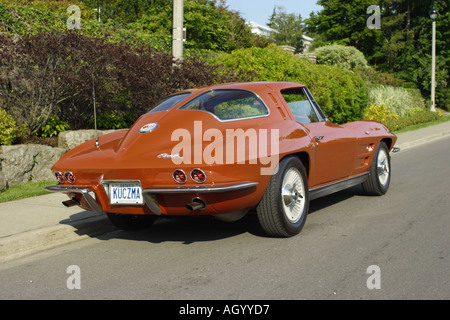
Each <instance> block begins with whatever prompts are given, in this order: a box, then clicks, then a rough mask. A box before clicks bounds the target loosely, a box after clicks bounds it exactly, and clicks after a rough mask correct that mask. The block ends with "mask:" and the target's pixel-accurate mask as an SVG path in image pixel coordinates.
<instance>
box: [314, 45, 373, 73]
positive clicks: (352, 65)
mask: <svg viewBox="0 0 450 320" xmlns="http://www.w3.org/2000/svg"><path fill="white" fill-rule="evenodd" d="M314 53H315V54H316V55H317V63H318V64H325V65H329V66H337V67H340V68H342V69H346V70H353V69H356V68H361V67H366V66H367V60H366V58H364V54H363V53H362V52H361V51H359V50H358V49H356V48H355V47H348V46H343V45H339V44H332V45H328V46H324V47H319V48H317V49H315V50H314Z"/></svg>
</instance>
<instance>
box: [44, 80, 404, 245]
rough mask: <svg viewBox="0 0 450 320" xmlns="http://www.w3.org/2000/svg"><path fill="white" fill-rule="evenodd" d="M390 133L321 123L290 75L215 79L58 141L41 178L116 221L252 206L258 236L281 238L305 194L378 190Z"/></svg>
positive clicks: (384, 181) (224, 213)
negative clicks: (61, 148)
mask: <svg viewBox="0 0 450 320" xmlns="http://www.w3.org/2000/svg"><path fill="white" fill-rule="evenodd" d="M396 140H397V137H396V136H395V135H394V134H392V133H391V132H390V131H389V130H388V129H387V128H386V127H385V126H384V125H382V124H381V123H378V122H373V121H356V122H351V123H347V124H344V125H335V124H332V123H331V122H330V121H328V119H327V117H326V116H325V114H324V113H323V112H322V110H321V109H320V107H319V105H318V104H317V102H316V101H315V99H314V97H313V96H312V94H311V92H310V91H309V90H308V88H307V87H305V86H304V85H301V84H297V83H290V82H254V83H231V84H221V85H214V86H210V87H205V88H197V89H192V90H186V91H182V92H179V93H176V94H173V95H170V96H168V97H166V98H165V99H164V100H163V101H162V102H161V103H160V104H159V105H158V106H156V107H155V108H153V109H152V110H151V111H150V112H149V113H147V114H144V115H143V116H141V117H140V118H139V119H138V120H137V121H136V123H134V125H133V126H132V127H131V128H130V129H129V130H123V131H117V132H115V133H111V134H108V135H104V136H101V137H99V138H97V139H94V140H91V141H88V142H85V143H84V144H82V145H80V146H78V147H76V148H74V149H72V150H70V151H69V152H67V153H66V154H65V155H64V156H63V157H62V158H61V159H60V160H59V161H58V162H57V163H56V164H55V165H54V167H53V170H54V172H55V176H56V178H57V180H58V183H59V184H58V185H53V186H49V187H47V189H48V190H50V191H53V192H63V193H66V194H67V195H68V196H69V200H67V201H65V202H63V204H64V205H66V206H73V205H78V206H80V207H82V208H83V209H86V210H92V211H97V212H102V213H103V212H105V213H107V215H108V217H109V218H110V220H111V222H112V223H113V224H114V225H115V226H117V227H118V228H121V229H125V230H130V229H137V228H140V227H144V226H149V225H150V224H152V223H153V221H154V220H155V219H156V218H157V217H158V216H169V215H170V216H183V215H214V216H216V217H217V218H219V219H223V220H230V221H233V220H236V219H239V218H241V217H243V216H244V215H245V214H246V213H247V212H249V211H250V210H253V209H256V213H257V215H258V219H259V222H260V224H261V227H262V228H263V230H264V231H265V232H266V233H267V234H268V235H270V236H277V237H289V236H293V235H296V234H298V233H299V232H300V230H301V229H302V227H303V225H304V223H305V220H306V216H307V213H308V207H309V201H310V200H312V199H315V198H318V197H321V196H324V195H327V194H330V193H332V192H336V191H339V190H342V189H345V188H349V187H351V186H354V185H357V184H362V186H363V188H364V190H365V191H366V192H367V193H368V194H371V195H383V194H385V193H386V192H387V190H388V188H389V184H390V180H391V165H390V154H389V152H390V151H397V148H394V144H395V142H396Z"/></svg>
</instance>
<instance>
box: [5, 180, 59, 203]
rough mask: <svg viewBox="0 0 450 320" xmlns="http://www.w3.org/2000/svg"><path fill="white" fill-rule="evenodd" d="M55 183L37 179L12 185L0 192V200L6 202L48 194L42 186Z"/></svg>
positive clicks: (54, 182)
mask: <svg viewBox="0 0 450 320" xmlns="http://www.w3.org/2000/svg"><path fill="white" fill-rule="evenodd" d="M56 183H57V182H56V181H39V182H27V183H24V184H20V185H16V186H12V187H10V188H8V189H7V190H4V191H2V192H0V202H7V201H13V200H19V199H24V198H29V197H35V196H41V195H43V194H48V193H49V192H47V191H46V190H45V189H44V187H45V186H49V185H51V184H56Z"/></svg>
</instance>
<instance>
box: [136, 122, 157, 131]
mask: <svg viewBox="0 0 450 320" xmlns="http://www.w3.org/2000/svg"><path fill="white" fill-rule="evenodd" d="M156 128H158V124H157V123H148V124H146V125H145V126H143V127H142V128H140V129H139V133H147V132H152V131H153V130H155V129H156Z"/></svg>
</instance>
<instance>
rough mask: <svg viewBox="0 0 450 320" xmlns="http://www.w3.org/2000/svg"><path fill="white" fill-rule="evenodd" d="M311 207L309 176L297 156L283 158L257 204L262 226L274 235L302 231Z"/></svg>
mask: <svg viewBox="0 0 450 320" xmlns="http://www.w3.org/2000/svg"><path fill="white" fill-rule="evenodd" d="M308 209H309V189H308V178H307V174H306V170H305V167H304V166H303V164H302V162H301V161H300V159H298V158H297V157H288V158H285V159H283V160H282V161H281V162H280V165H279V170H278V172H277V174H275V175H273V176H272V177H271V179H270V182H269V185H268V186H267V189H266V192H265V193H264V196H263V198H262V199H261V202H260V203H259V205H258V207H257V208H256V212H257V214H258V219H259V222H260V224H261V227H262V228H263V230H264V231H265V232H266V233H267V234H268V235H269V236H274V237H291V236H294V235H296V234H298V233H300V231H301V229H302V228H303V225H304V224H305V221H306V216H307V214H308Z"/></svg>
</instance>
